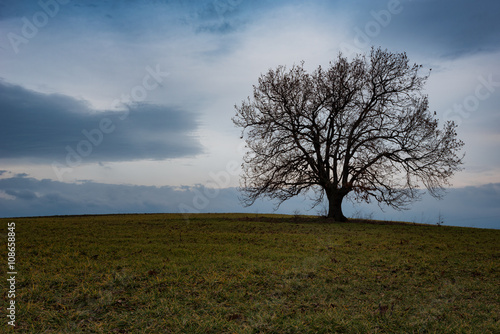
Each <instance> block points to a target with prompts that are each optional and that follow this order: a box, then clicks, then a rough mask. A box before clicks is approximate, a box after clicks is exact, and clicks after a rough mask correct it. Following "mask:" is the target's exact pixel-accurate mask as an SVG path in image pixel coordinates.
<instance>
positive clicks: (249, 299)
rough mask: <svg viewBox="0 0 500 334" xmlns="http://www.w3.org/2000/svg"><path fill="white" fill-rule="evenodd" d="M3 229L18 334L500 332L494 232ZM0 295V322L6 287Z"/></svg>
mask: <svg viewBox="0 0 500 334" xmlns="http://www.w3.org/2000/svg"><path fill="white" fill-rule="evenodd" d="M0 221H1V226H2V228H1V231H0V233H1V237H2V244H3V245H5V244H6V241H7V235H6V231H7V222H9V221H14V222H16V253H17V254H16V255H17V259H16V261H17V271H18V275H17V285H16V289H17V291H16V306H17V314H16V318H17V319H16V320H17V321H16V322H17V331H19V332H27V333H499V332H500V304H499V296H500V284H499V282H500V279H499V269H500V268H499V263H500V249H499V245H500V231H498V230H486V229H472V228H460V227H448V226H441V227H438V226H424V225H415V224H381V223H374V222H370V223H367V222H349V223H331V222H328V221H327V220H324V219H319V218H305V217H300V218H299V217H290V216H277V215H258V216H257V215H247V214H224V215H222V214H200V215H191V216H189V219H185V217H183V216H181V215H175V214H158V215H114V216H78V217H76V216H75V217H45V218H15V219H0ZM1 256H2V257H1V258H2V259H5V261H4V262H7V260H6V259H7V251H6V247H5V246H4V247H2V249H1ZM4 267H6V264H5V266H4ZM2 295H3V301H4V302H3V306H2V309H3V310H5V308H6V307H7V300H8V299H7V287H6V280H5V279H2ZM2 314H4V313H3V312H2ZM2 321H3V322H4V323H3V324H1V325H0V332H2V331H4V330H5V331H6V330H8V327H9V326H7V320H6V319H5V317H4V319H3V320H2Z"/></svg>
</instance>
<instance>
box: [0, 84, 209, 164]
mask: <svg viewBox="0 0 500 334" xmlns="http://www.w3.org/2000/svg"><path fill="white" fill-rule="evenodd" d="M0 117H1V123H0V158H8V159H16V158H28V159H31V160H50V162H52V161H54V160H55V161H58V162H60V163H61V164H67V162H68V161H70V162H72V163H76V162H77V161H78V159H79V158H78V157H76V155H78V156H79V157H80V160H81V161H80V163H81V162H95V161H129V160H139V159H155V160H162V159H169V158H178V157H184V156H193V155H196V154H198V153H200V152H202V146H201V144H200V143H199V142H198V140H197V139H196V138H195V137H194V136H193V135H192V133H193V132H194V131H195V130H196V128H197V126H198V122H197V120H196V118H197V115H196V114H193V113H190V112H186V111H182V110H180V109H176V108H173V107H167V106H161V105H152V104H147V103H143V104H136V105H132V106H130V109H129V111H128V113H124V112H122V113H117V112H111V111H96V110H93V109H92V108H91V107H90V106H89V104H88V103H87V102H85V101H81V100H76V99H74V98H72V97H69V96H64V95H60V94H51V95H47V94H41V93H37V92H34V91H30V90H27V89H25V88H23V87H20V86H14V85H10V84H7V83H5V82H2V81H0ZM68 155H69V156H68ZM67 159H69V160H68V161H67Z"/></svg>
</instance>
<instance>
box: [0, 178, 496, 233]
mask: <svg viewBox="0 0 500 334" xmlns="http://www.w3.org/2000/svg"><path fill="white" fill-rule="evenodd" d="M238 196H239V193H238V191H237V189H236V188H225V189H218V190H217V189H212V188H207V187H204V186H201V185H200V186H195V187H180V188H179V187H169V186H164V187H154V186H134V185H111V184H102V183H95V182H90V181H87V182H82V183H78V184H75V183H63V182H57V181H51V180H37V179H34V178H30V177H12V178H4V179H0V216H1V217H27V216H46V215H75V214H116V213H155V212H166V213H169V212H170V213H175V212H181V213H182V212H248V213H271V212H273V209H274V204H273V203H271V202H269V201H267V200H259V201H257V202H256V203H255V204H254V205H253V206H251V207H248V208H244V207H242V206H241V204H240V202H239V200H238ZM498 203H500V184H499V183H497V184H488V185H484V186H480V187H465V188H453V189H449V190H448V193H447V195H446V196H445V198H444V199H443V200H441V201H437V200H435V199H433V198H432V197H430V196H424V197H423V199H422V201H420V202H416V203H415V204H414V205H413V206H411V208H410V209H409V210H407V211H401V212H398V211H394V210H389V209H387V210H385V212H382V211H381V210H380V208H379V207H378V206H377V205H376V204H370V205H367V204H352V203H350V202H348V201H346V202H345V203H344V211H345V213H346V215H347V216H350V217H356V216H358V217H362V218H363V217H365V218H366V217H371V218H373V219H380V220H394V221H410V222H415V223H427V224H436V223H437V220H438V218H439V217H441V218H442V219H444V223H445V225H453V226H470V227H481V228H496V229H500V207H499V206H498ZM311 206H312V201H311V200H309V199H306V198H304V197H297V198H293V199H291V200H289V201H287V202H285V203H283V204H282V206H281V207H280V208H279V210H278V211H277V212H278V213H285V214H293V213H294V212H295V210H297V209H299V210H300V212H301V214H318V213H319V212H321V207H316V208H314V209H311Z"/></svg>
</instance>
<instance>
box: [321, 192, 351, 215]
mask: <svg viewBox="0 0 500 334" xmlns="http://www.w3.org/2000/svg"><path fill="white" fill-rule="evenodd" d="M346 195H347V193H346V192H345V191H343V190H338V189H334V190H326V197H327V198H328V218H333V219H335V221H338V222H345V221H347V218H346V217H345V216H344V214H343V213H342V200H343V199H344V197H345V196H346Z"/></svg>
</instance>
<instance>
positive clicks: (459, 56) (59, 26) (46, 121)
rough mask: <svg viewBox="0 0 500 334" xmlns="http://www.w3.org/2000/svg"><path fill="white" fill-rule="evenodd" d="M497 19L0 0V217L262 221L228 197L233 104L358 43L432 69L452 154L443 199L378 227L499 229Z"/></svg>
mask: <svg viewBox="0 0 500 334" xmlns="http://www.w3.org/2000/svg"><path fill="white" fill-rule="evenodd" d="M499 13H500V2H498V1H494V0H488V1H487V0H479V1H469V0H400V1H398V0H390V1H388V0H384V1H378V0H376V1H374V0H357V1H340V0H338V1H334V0H331V1H326V0H311V1H271V0H253V1H250V0H205V1H181V0H170V1H169V0H150V1H149V0H141V1H132V0H127V1H125V0H123V1H76V0H74V1H68V0H41V1H35V0H33V1H27V0H22V1H2V0H0V117H1V120H0V210H1V211H0V217H10V216H30V215H46V214H68V213H72V214H76V213H78V214H80V213H82V214H83V213H119V212H176V211H179V210H184V209H185V210H191V211H201V212H205V211H219V212H224V211H228V212H229V211H230V212H240V211H246V212H272V207H273V206H272V205H271V204H270V203H265V202H260V203H257V204H256V205H255V206H254V207H251V208H246V209H244V208H242V207H241V205H240V204H239V202H238V200H237V198H236V196H237V192H236V191H235V189H234V187H237V186H238V182H239V177H238V174H239V171H238V169H237V168H235V166H238V165H239V164H240V163H241V157H242V149H241V144H242V143H241V141H240V139H239V135H240V130H239V129H237V128H235V127H234V125H233V124H232V122H231V117H232V116H233V115H234V114H235V110H234V105H235V104H239V103H240V102H241V101H242V100H243V99H245V98H246V97H247V96H249V95H251V94H252V85H253V84H255V83H256V82H257V79H258V77H259V76H260V74H262V73H265V72H266V71H267V70H268V69H270V68H275V67H277V66H278V65H287V66H292V65H293V64H298V63H300V62H301V61H302V60H303V61H305V67H306V68H307V69H309V70H314V69H315V68H316V67H317V66H318V65H323V66H325V65H327V64H328V62H329V61H331V60H333V59H335V57H336V56H337V55H338V53H339V52H340V51H341V52H343V53H344V54H346V55H347V56H349V57H351V56H353V55H354V54H355V53H364V52H368V51H369V50H370V47H371V46H372V45H373V46H375V47H379V46H380V47H382V48H384V49H388V50H390V51H394V52H403V51H404V52H406V53H407V55H408V57H409V59H410V61H412V62H416V63H419V64H422V65H423V66H424V69H425V70H428V69H431V68H432V71H431V75H430V78H429V80H428V82H427V85H426V93H427V94H428V95H429V101H430V108H431V110H435V111H436V113H437V117H438V118H439V119H440V121H441V122H444V121H446V120H455V121H456V122H457V123H459V124H460V127H459V131H458V132H459V137H460V138H461V139H463V140H464V142H465V143H466V145H465V149H464V152H465V153H466V158H465V165H464V168H465V169H464V171H462V172H460V173H458V174H456V175H455V176H454V178H453V179H452V184H453V189H451V190H450V192H449V195H448V196H447V198H446V199H445V200H444V201H443V202H435V201H430V200H428V201H427V200H424V201H422V202H421V203H418V204H416V205H415V207H414V208H413V209H412V210H409V211H406V212H404V213H402V214H399V213H398V214H396V213H395V214H394V217H397V218H398V219H400V218H401V217H402V219H404V218H406V219H407V220H410V221H415V220H419V219H420V220H425V219H429V220H430V221H432V220H433V219H435V218H436V219H437V214H438V211H439V210H442V211H443V212H444V216H445V218H446V216H448V220H454V221H448V222H447V223H449V224H450V225H467V226H479V227H495V228H500V208H499V206H500V205H499V203H500V154H498V153H499V151H500V150H499V149H500V131H499V128H500V112H499V111H500V110H499V108H500V62H499V59H500V20H498V14H499ZM212 187H217V188H227V189H222V190H220V191H217V192H212V193H210V194H208V195H203V194H204V191H206V189H209V188H212ZM200 192H201V195H202V196H198V195H197V194H200ZM458 194H463V196H461V195H460V196H459V195H458ZM465 194H467V195H465ZM467 198H469V200H467ZM470 198H475V199H476V200H477V199H479V198H481V199H483V198H484V199H485V200H484V201H482V202H481V205H479V204H478V203H476V202H474V203H475V204H473V203H472V202H471V200H470ZM204 199H205V200H207V201H208V204H207V201H203V200H204ZM488 199H489V200H488ZM291 203H292V202H291ZM297 203H298V204H297ZM308 203H309V202H307V200H306V201H303V200H302V199H297V200H296V202H293V204H288V206H287V205H286V204H285V205H284V206H283V207H282V208H281V211H280V212H288V213H291V211H293V210H294V209H296V207H297V206H298V207H300V209H301V212H302V213H316V211H309V212H308V211H307V209H308V208H309V204H308ZM436 203H437V204H436ZM183 204H184V205H183ZM478 205H479V206H480V208H479V207H478ZM458 211H460V212H461V215H460V216H457V215H456V213H457V212H458ZM346 212H348V213H351V215H353V214H355V213H358V214H361V213H362V214H365V215H368V214H373V215H374V216H375V217H376V218H379V219H384V218H387V217H388V215H389V213H388V212H385V213H384V212H382V211H381V210H380V209H379V208H378V207H376V206H355V207H353V206H352V205H351V204H349V203H346ZM401 215H402V216H401ZM424 215H425V216H428V217H429V218H425V219H424V218H423V217H424ZM478 215H479V216H478ZM435 216H436V217H435ZM391 217H392V216H391ZM391 217H389V218H391ZM415 217H420V218H418V219H417V218H415ZM478 217H479V218H478ZM391 219H392V218H391ZM394 219H395V218H394ZM478 219H479V221H480V223H478ZM458 220H460V221H458Z"/></svg>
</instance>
